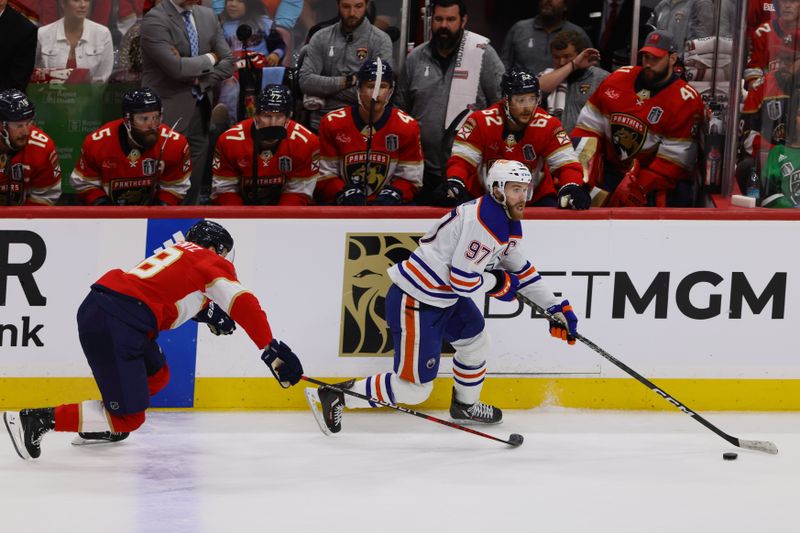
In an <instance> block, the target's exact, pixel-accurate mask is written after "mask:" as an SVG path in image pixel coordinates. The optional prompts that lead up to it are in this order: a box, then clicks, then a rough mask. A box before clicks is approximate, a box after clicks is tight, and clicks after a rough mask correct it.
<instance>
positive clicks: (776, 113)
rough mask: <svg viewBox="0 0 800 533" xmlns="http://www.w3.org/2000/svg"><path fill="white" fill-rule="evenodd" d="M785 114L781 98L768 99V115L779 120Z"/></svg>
mask: <svg viewBox="0 0 800 533" xmlns="http://www.w3.org/2000/svg"><path fill="white" fill-rule="evenodd" d="M781 115H783V106H782V105H781V101H780V100H768V101H767V116H768V117H769V118H770V120H778V119H779V118H781Z"/></svg>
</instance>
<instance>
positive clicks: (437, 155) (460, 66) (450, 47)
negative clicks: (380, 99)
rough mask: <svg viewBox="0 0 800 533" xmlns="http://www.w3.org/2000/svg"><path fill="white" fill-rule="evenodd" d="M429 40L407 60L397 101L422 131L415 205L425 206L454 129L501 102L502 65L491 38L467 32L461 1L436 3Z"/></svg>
mask: <svg viewBox="0 0 800 533" xmlns="http://www.w3.org/2000/svg"><path fill="white" fill-rule="evenodd" d="M432 6H433V17H432V19H431V33H432V37H431V40H430V41H428V42H426V43H423V44H421V45H420V46H417V47H416V48H414V50H413V51H412V52H411V53H410V54H409V55H408V57H407V58H406V62H405V65H404V66H403V73H402V74H401V75H400V79H399V81H398V87H397V95H396V98H397V100H396V102H397V105H398V107H400V108H401V109H404V110H405V111H406V112H407V113H408V114H409V115H411V116H412V117H414V118H415V119H416V120H417V121H418V122H419V125H420V129H421V131H422V151H423V154H424V155H425V174H424V177H423V185H422V190H421V191H420V194H419V195H418V198H417V203H422V204H427V203H430V202H431V200H432V194H433V191H434V190H435V189H436V188H437V187H439V186H440V184H441V183H442V178H443V173H444V171H445V166H446V163H447V159H448V158H449V157H450V148H451V143H452V142H453V138H454V137H455V132H456V129H457V128H458V126H459V123H460V122H461V120H462V119H463V118H465V117H466V115H467V113H469V110H470V108H472V109H475V108H480V109H484V108H486V107H487V106H489V105H490V104H492V103H493V102H497V101H498V100H500V97H501V94H500V78H501V77H502V76H503V72H504V71H505V69H504V68H503V62H502V61H501V60H500V57H499V56H498V55H497V52H495V50H494V48H492V46H491V45H490V44H489V39H487V38H486V37H483V36H482V35H478V34H477V33H474V32H470V31H467V30H466V25H467V19H468V16H467V6H466V4H465V3H464V1H463V0H433V2H432Z"/></svg>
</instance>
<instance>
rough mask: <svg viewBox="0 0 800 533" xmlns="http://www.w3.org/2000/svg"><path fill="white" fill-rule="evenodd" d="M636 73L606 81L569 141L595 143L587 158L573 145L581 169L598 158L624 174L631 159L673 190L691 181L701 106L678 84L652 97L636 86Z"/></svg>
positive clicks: (622, 72) (595, 179) (630, 70)
mask: <svg viewBox="0 0 800 533" xmlns="http://www.w3.org/2000/svg"><path fill="white" fill-rule="evenodd" d="M641 70H642V68H641V67H622V68H620V69H618V70H616V71H615V72H613V73H612V74H611V75H610V76H608V77H607V78H606V79H605V81H603V83H601V84H600V86H599V87H598V88H597V90H596V91H595V92H594V93H593V94H592V96H591V97H590V98H589V101H588V102H587V103H586V107H584V108H583V111H581V114H580V115H579V116H578V122H577V124H576V125H575V129H574V130H573V131H572V136H573V137H577V138H586V137H589V138H595V139H597V140H598V146H597V151H596V152H594V151H593V153H590V154H587V153H585V152H583V151H582V150H581V146H585V145H586V143H584V144H583V145H581V144H580V143H579V145H578V150H577V151H578V156H579V159H581V162H583V163H584V166H586V167H591V166H593V165H592V163H591V162H590V161H589V159H592V158H600V159H604V161H605V165H607V166H608V165H610V166H611V167H612V169H613V170H614V171H616V172H618V173H620V174H625V172H627V171H628V170H629V169H630V167H631V165H632V163H633V161H634V159H635V160H638V161H639V163H640V165H641V168H642V169H643V170H644V169H647V170H648V171H650V172H651V173H654V175H658V176H661V177H662V179H663V180H664V181H665V182H669V183H670V184H672V186H674V183H675V182H677V181H678V180H682V179H688V178H689V177H690V176H691V170H692V168H693V167H694V164H695V162H696V159H697V150H698V148H697V142H696V137H697V134H698V130H699V127H700V124H701V121H702V116H703V109H704V108H703V101H702V99H701V98H700V95H699V94H698V93H697V91H696V90H695V89H694V88H693V87H692V86H691V85H689V84H688V83H686V82H685V81H683V80H680V79H677V78H675V79H673V81H671V82H669V84H668V85H666V86H665V87H663V88H661V89H660V90H658V91H656V92H651V91H649V90H648V89H645V88H644V87H643V86H641V85H640V83H639V81H638V76H639V73H640V72H641ZM589 179H590V181H591V182H592V185H596V184H598V183H602V178H601V177H600V176H589ZM658 188H664V189H669V188H671V186H669V185H664V186H663V187H658Z"/></svg>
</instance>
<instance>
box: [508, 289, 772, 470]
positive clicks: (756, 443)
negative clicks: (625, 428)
mask: <svg viewBox="0 0 800 533" xmlns="http://www.w3.org/2000/svg"><path fill="white" fill-rule="evenodd" d="M517 299H518V300H519V301H520V302H522V303H524V304H527V305H529V306H530V307H532V308H533V309H534V310H535V311H536V312H537V313H539V314H540V315H542V316H543V317H545V318H547V319H548V320H553V315H552V314H551V313H548V312H547V310H546V309H544V308H543V307H542V306H540V305H539V304H537V303H536V302H534V301H533V300H531V299H530V298H526V297H525V296H523V295H521V294H519V293H517ZM575 338H576V339H578V340H579V341H581V342H582V343H583V344H585V345H586V346H588V347H589V348H590V349H591V350H592V351H594V352H595V353H597V354H599V355H601V356H603V357H605V358H606V359H607V360H609V361H611V362H612V363H613V364H614V366H616V367H617V368H619V369H620V370H622V371H623V372H625V373H626V374H628V375H629V376H631V377H632V378H634V379H636V381H638V382H639V383H641V384H642V385H644V386H646V387H647V388H649V389H650V390H651V391H653V392H655V393H656V394H658V395H659V396H661V397H662V398H664V400H666V401H667V402H668V403H670V404H671V405H673V406H674V407H676V408H677V409H678V410H679V411H682V412H684V413H686V414H687V415H689V416H691V417H692V418H694V419H695V420H697V421H698V422H699V423H700V424H702V425H704V426H705V427H706V428H708V429H710V430H711V431H713V432H714V433H716V434H717V435H719V436H720V437H722V438H723V439H725V440H726V441H728V442H729V443H731V444H733V445H734V446H738V447H739V448H745V449H748V450H756V451H759V452H764V453H769V454H773V455H774V454H777V453H778V447H777V446H775V444H774V443H772V442H769V441H766V440H743V439H738V438H736V437H733V436H731V435H728V434H727V433H725V432H724V431H722V430H721V429H719V428H718V427H717V426H715V425H714V424H712V423H711V422H709V421H708V420H706V419H705V418H703V417H702V416H700V415H699V414H697V413H695V412H694V411H692V410H691V409H689V408H688V407H687V406H686V405H684V404H683V403H681V402H679V401H678V400H677V399H676V398H674V397H673V396H670V395H669V394H667V393H666V392H665V391H664V390H662V389H661V388H660V387H657V386H656V385H655V384H654V383H653V382H652V381H650V380H649V379H647V378H646V377H644V376H643V375H641V374H639V373H638V372H636V371H635V370H634V369H632V368H631V367H629V366H628V365H626V364H625V363H623V362H622V361H620V360H619V359H617V358H616V357H614V356H613V355H611V354H610V353H608V352H607V351H605V350H604V349H602V348H601V347H599V346H598V345H597V344H595V343H594V342H592V341H590V340H589V339H587V338H586V337H584V336H583V335H581V334H580V333H577V334H576V335H575Z"/></svg>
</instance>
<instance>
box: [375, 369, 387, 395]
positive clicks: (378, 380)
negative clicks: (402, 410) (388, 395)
mask: <svg viewBox="0 0 800 533" xmlns="http://www.w3.org/2000/svg"><path fill="white" fill-rule="evenodd" d="M375 395H376V397H377V398H378V399H379V400H380V401H382V402H385V401H386V400H384V399H383V391H381V375H380V374H378V375H377V376H375Z"/></svg>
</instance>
